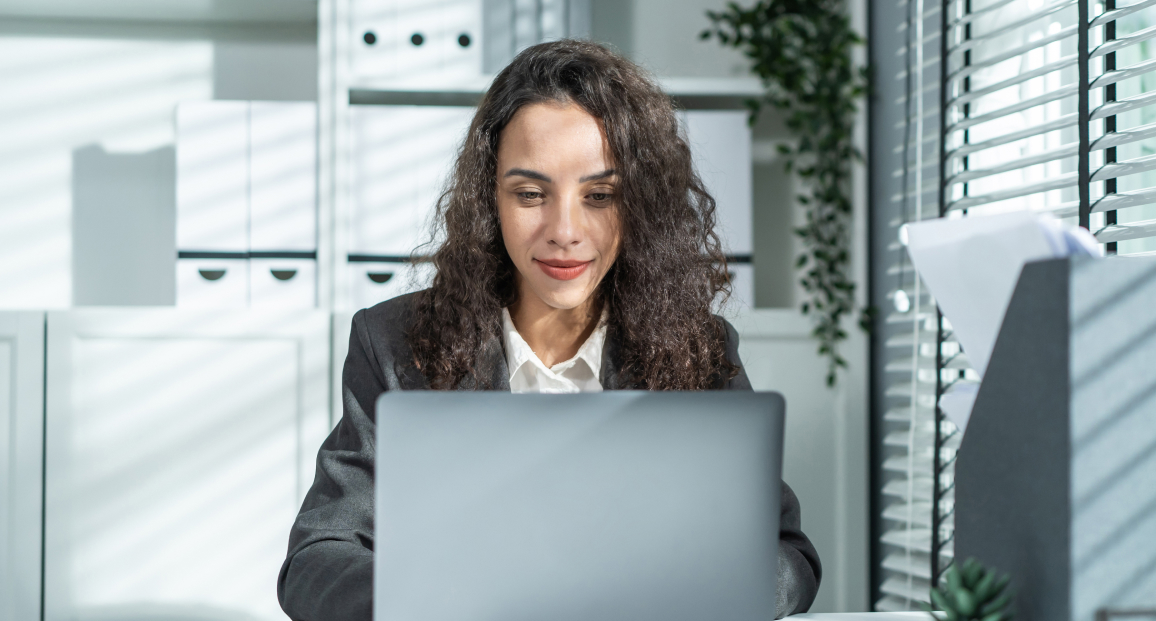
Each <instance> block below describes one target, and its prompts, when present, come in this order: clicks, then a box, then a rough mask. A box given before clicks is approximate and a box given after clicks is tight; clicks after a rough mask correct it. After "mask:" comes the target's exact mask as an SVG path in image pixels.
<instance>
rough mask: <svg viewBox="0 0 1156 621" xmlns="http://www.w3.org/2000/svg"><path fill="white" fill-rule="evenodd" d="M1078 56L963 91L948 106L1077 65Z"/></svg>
mask: <svg viewBox="0 0 1156 621" xmlns="http://www.w3.org/2000/svg"><path fill="white" fill-rule="evenodd" d="M1078 58H1079V57H1078V56H1077V55H1075V54H1072V55H1070V56H1065V57H1063V58H1061V59H1059V60H1054V61H1052V62H1050V63H1046V64H1044V65H1041V66H1039V67H1036V68H1035V69H1031V70H1029V71H1021V72H1019V73H1017V74H1016V75H1015V76H1013V77H1010V78H1008V79H1006V80H1002V81H1000V82H996V83H995V84H989V85H988V86H985V87H983V88H978V89H975V90H970V91H967V92H965V93H963V94H962V95H959V96H957V97H954V98H952V99H951V100H950V101H948V102H947V105H948V106H961V105H963V104H965V103H971V102H973V101H975V100H977V99H979V98H980V97H983V96H985V95H990V94H992V93H995V92H997V91H1002V90H1003V89H1005V88H1011V87H1012V86H1015V85H1017V84H1022V83H1024V82H1027V81H1028V80H1031V79H1033V78H1038V77H1040V76H1042V75H1047V74H1049V73H1052V72H1053V71H1059V70H1060V69H1064V68H1067V67H1074V66H1076V60H1077V59H1078ZM1105 75H1106V74H1105Z"/></svg>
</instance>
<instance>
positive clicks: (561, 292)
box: [533, 283, 591, 310]
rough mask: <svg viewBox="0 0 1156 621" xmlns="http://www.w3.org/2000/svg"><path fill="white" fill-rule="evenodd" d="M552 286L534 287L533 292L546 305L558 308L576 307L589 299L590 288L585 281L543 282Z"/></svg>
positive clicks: (568, 308)
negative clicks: (561, 283)
mask: <svg viewBox="0 0 1156 621" xmlns="http://www.w3.org/2000/svg"><path fill="white" fill-rule="evenodd" d="M544 284H550V285H553V286H546V287H534V288H533V289H534V293H535V294H536V295H537V296H538V298H539V299H541V300H542V302H543V303H544V304H546V306H549V307H550V308H555V309H558V310H570V309H574V308H578V307H579V306H582V305H583V304H585V303H586V301H587V300H589V299H590V294H591V290H590V289H589V288H587V287H586V286H585V285H586V283H581V284H578V283H573V284H570V283H567V284H564V285H559V284H554V283H544Z"/></svg>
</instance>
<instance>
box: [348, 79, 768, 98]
mask: <svg viewBox="0 0 1156 621" xmlns="http://www.w3.org/2000/svg"><path fill="white" fill-rule="evenodd" d="M493 80H494V76H478V77H477V78H475V79H469V80H454V81H453V82H447V81H445V80H438V79H425V78H414V79H407V80H404V81H398V80H389V81H363V82H357V83H354V84H352V85H351V86H350V87H349V90H350V91H354V92H358V93H360V94H361V95H362V96H366V97H368V98H371V99H372V98H373V97H374V96H375V95H378V96H382V97H388V96H389V95H390V94H398V95H413V94H430V95H466V96H481V95H482V94H483V93H485V92H486V89H488V88H490V84H491V83H492V82H493ZM658 83H659V85H660V86H662V89H663V90H664V91H666V93H667V94H668V95H671V96H674V97H758V96H759V95H761V94H762V93H763V86H762V83H761V82H759V80H758V79H757V78H679V77H660V78H658Z"/></svg>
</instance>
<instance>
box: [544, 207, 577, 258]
mask: <svg viewBox="0 0 1156 621" xmlns="http://www.w3.org/2000/svg"><path fill="white" fill-rule="evenodd" d="M581 199H582V197H580V196H570V195H563V196H560V197H559V199H558V200H557V201H556V202H555V204H554V205H553V208H552V209H548V210H547V212H548V214H549V215H547V218H548V222H547V225H546V226H547V227H548V228H547V235H548V238H549V240H550V243H551V244H553V245H555V246H558V247H560V248H567V247H570V246H574V245H576V244H578V243H579V242H581V241H582V200H581Z"/></svg>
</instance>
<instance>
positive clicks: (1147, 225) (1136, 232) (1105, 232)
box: [1096, 220, 1156, 244]
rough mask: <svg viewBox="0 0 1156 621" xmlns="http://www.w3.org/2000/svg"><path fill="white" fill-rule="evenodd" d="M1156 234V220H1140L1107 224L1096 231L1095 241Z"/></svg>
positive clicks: (1114, 240) (1122, 239)
mask: <svg viewBox="0 0 1156 621" xmlns="http://www.w3.org/2000/svg"><path fill="white" fill-rule="evenodd" d="M1152 236H1156V220H1142V221H1140V222H1129V223H1127V224H1109V225H1107V226H1105V227H1104V228H1102V229H1100V230H1099V231H1096V241H1098V242H1100V243H1102V244H1107V243H1110V242H1121V241H1128V240H1130V239H1143V238H1145V237H1152Z"/></svg>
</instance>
